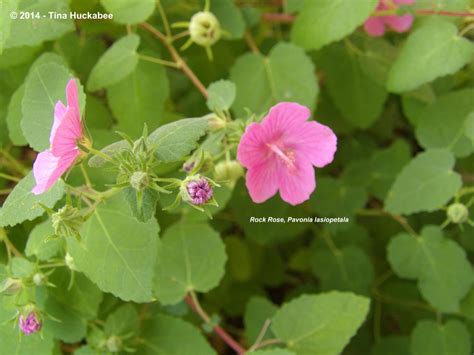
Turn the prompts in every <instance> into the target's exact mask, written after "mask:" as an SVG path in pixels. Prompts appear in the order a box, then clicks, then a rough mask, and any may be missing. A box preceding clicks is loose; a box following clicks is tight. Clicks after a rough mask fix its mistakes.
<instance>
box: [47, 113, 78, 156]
mask: <svg viewBox="0 0 474 355" xmlns="http://www.w3.org/2000/svg"><path fill="white" fill-rule="evenodd" d="M53 128H54V125H53ZM81 137H82V126H81V121H80V119H79V116H78V115H77V114H76V110H75V109H74V108H73V107H69V106H68V107H67V108H66V113H65V115H64V118H63V120H62V121H61V123H60V124H59V126H58V127H57V129H56V131H55V134H54V138H53V141H52V142H51V151H52V153H53V154H54V155H55V156H62V155H64V154H68V153H70V152H72V151H74V150H77V149H78V148H77V140H78V139H79V138H81Z"/></svg>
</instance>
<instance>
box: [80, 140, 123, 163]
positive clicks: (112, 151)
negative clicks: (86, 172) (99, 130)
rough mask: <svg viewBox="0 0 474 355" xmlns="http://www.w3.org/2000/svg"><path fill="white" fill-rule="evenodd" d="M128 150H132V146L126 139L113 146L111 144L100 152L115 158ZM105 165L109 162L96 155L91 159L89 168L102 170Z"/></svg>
mask: <svg viewBox="0 0 474 355" xmlns="http://www.w3.org/2000/svg"><path fill="white" fill-rule="evenodd" d="M126 149H130V144H128V142H127V141H126V140H125V139H123V140H121V141H117V142H114V143H112V144H109V145H108V146H106V147H104V148H102V149H101V150H100V151H101V152H102V153H104V154H107V155H109V156H114V155H116V154H118V153H120V152H121V151H124V150H126ZM105 163H107V160H105V159H104V158H102V157H101V156H99V155H94V156H93V157H92V158H90V159H89V162H88V164H89V166H90V167H92V168H100V167H101V166H102V165H104V164H105Z"/></svg>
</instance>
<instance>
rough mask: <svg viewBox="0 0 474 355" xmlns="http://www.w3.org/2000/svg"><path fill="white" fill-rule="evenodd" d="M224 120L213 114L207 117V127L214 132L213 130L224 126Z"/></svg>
mask: <svg viewBox="0 0 474 355" xmlns="http://www.w3.org/2000/svg"><path fill="white" fill-rule="evenodd" d="M226 124H227V123H226V121H224V120H223V119H222V118H220V117H218V116H216V115H214V116H212V117H210V118H209V120H208V125H209V129H210V130H211V131H212V132H215V131H218V130H220V129H222V128H224V127H225V126H226Z"/></svg>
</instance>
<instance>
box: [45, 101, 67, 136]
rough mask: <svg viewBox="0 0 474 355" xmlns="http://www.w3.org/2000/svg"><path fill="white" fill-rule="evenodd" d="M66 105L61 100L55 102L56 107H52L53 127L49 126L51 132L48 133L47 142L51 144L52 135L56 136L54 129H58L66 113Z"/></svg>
mask: <svg viewBox="0 0 474 355" xmlns="http://www.w3.org/2000/svg"><path fill="white" fill-rule="evenodd" d="M66 111H67V109H66V106H64V104H63V103H62V102H61V101H58V102H56V107H55V108H54V121H53V127H52V128H51V133H50V135H49V144H53V140H54V137H55V136H56V131H57V130H58V127H59V125H60V124H61V122H62V121H63V119H64V116H65V115H66Z"/></svg>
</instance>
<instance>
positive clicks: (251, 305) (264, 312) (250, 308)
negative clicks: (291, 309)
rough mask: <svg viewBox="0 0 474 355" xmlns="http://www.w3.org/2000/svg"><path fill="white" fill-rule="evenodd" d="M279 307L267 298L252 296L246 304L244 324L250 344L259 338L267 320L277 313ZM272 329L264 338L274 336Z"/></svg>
mask: <svg viewBox="0 0 474 355" xmlns="http://www.w3.org/2000/svg"><path fill="white" fill-rule="evenodd" d="M277 309H278V307H277V306H275V305H274V304H273V303H272V302H270V301H269V300H267V299H266V298H263V297H260V296H255V297H252V298H251V299H250V300H249V301H248V302H247V305H246V306H245V315H244V324H245V338H246V340H247V343H248V344H253V343H255V341H256V340H257V337H258V335H259V334H260V331H261V330H262V327H263V326H264V324H265V322H267V321H270V320H271V319H272V318H273V316H274V315H275V313H276V311H277ZM274 337H275V336H274V335H273V332H272V331H271V329H268V330H267V331H266V333H265V335H264V337H263V338H262V340H266V339H271V338H274Z"/></svg>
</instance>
